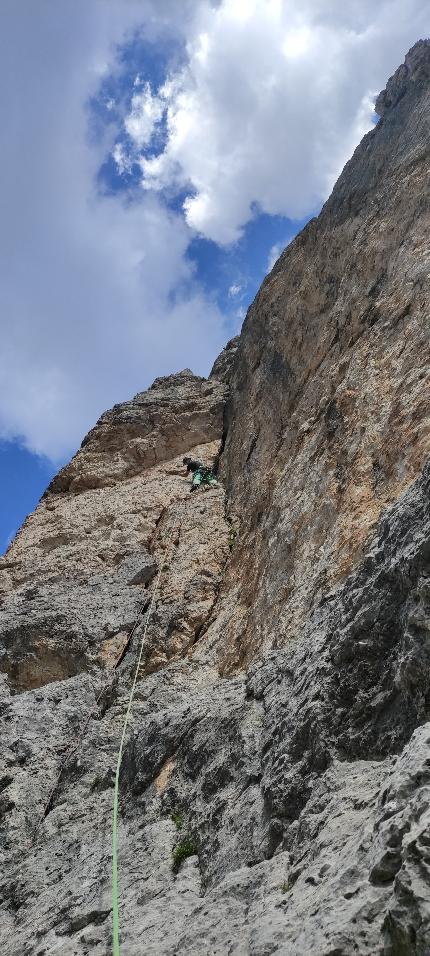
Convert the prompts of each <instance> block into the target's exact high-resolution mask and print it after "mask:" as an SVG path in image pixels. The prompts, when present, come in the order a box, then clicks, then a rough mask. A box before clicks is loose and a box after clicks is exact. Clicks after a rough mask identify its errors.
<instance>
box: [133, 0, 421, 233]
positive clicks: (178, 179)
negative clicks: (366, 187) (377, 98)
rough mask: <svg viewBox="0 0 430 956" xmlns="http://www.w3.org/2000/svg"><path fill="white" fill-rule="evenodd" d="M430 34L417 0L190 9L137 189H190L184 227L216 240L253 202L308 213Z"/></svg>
mask: <svg viewBox="0 0 430 956" xmlns="http://www.w3.org/2000/svg"><path fill="white" fill-rule="evenodd" d="M428 28H429V11H428V4H427V3H425V2H423V0H381V2H380V3H376V4H375V3H374V2H373V0H361V2H360V3H357V2H356V0H302V2H301V3H300V4H297V3H296V0H283V2H282V0H252V2H251V0H221V2H219V3H216V4H215V3H214V4H213V5H211V4H210V3H204V2H200V3H196V4H195V13H194V18H193V20H192V22H190V24H189V28H188V34H187V39H188V43H187V62H186V64H185V66H183V68H181V70H179V71H178V72H177V73H176V74H175V75H173V76H171V77H170V81H169V84H168V85H167V86H166V87H165V88H164V89H163V90H162V91H160V96H161V99H162V100H163V102H164V105H165V107H166V109H167V128H168V136H167V142H166V144H165V146H164V148H163V149H162V150H161V152H160V153H159V155H156V156H152V157H147V156H145V155H143V156H142V157H141V166H142V173H143V181H144V185H145V188H146V189H154V190H162V189H164V188H166V187H168V188H172V186H173V187H176V188H178V189H184V188H185V189H186V190H188V192H189V195H188V197H187V198H186V200H185V203H184V212H185V216H186V220H187V222H188V224H189V226H190V227H191V228H192V229H194V230H196V231H197V232H198V233H201V234H202V235H204V236H206V237H207V238H210V239H212V240H215V241H216V242H218V243H221V244H228V243H231V242H233V241H234V240H236V239H237V238H238V237H239V235H240V232H241V228H242V227H243V225H244V224H245V223H246V222H247V221H248V220H249V218H250V216H251V215H252V211H253V209H254V208H255V206H257V207H258V208H260V209H261V210H263V211H265V212H267V213H270V214H278V215H279V214H281V215H285V216H288V217H290V218H302V217H304V216H306V215H308V214H310V213H312V212H313V211H314V210H315V209H316V208H317V207H318V206H319V204H320V203H321V202H322V201H323V200H324V199H325V198H326V197H327V195H328V193H329V191H330V189H331V187H332V185H333V182H334V180H335V179H336V177H337V175H338V174H339V172H340V170H341V168H342V166H343V165H344V163H345V161H346V159H347V158H348V157H349V155H350V154H351V152H352V150H353V148H354V147H355V146H356V145H357V143H358V141H359V140H360V139H361V137H362V135H363V133H364V132H365V131H366V130H367V129H369V128H370V126H371V122H372V97H373V96H374V95H375V94H376V93H377V92H379V90H380V89H381V88H382V87H383V86H384V84H385V82H386V79H387V77H388V75H389V74H390V73H392V72H393V71H394V69H395V68H396V67H397V66H398V65H399V63H400V62H401V61H402V60H403V58H404V55H405V53H406V52H407V49H408V47H409V46H411V45H412V44H413V43H414V42H415V41H416V40H417V39H418V38H419V37H420V36H421V35H425V34H426V33H428Z"/></svg>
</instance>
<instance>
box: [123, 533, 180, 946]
mask: <svg viewBox="0 0 430 956" xmlns="http://www.w3.org/2000/svg"><path fill="white" fill-rule="evenodd" d="M172 539H173V536H172ZM172 544H173V540H172ZM166 565H167V561H166V562H162V564H161V565H160V570H159V572H158V575H157V580H156V582H155V587H154V590H153V592H152V597H151V602H150V604H149V607H148V613H147V615H146V621H145V627H144V629H143V634H142V640H141V642H140V650H139V656H138V659H137V664H136V670H135V674H134V680H133V684H132V687H131V691H130V696H129V699H128V706H127V710H126V714H125V718H124V726H123V728H122V735H121V742H120V745H119V750H118V759H117V762H116V771H115V789H114V797H113V812H112V921H113V956H121V951H120V945H119V888H118V802H119V774H120V769H121V761H122V755H123V751H124V743H125V735H126V733H127V726H128V722H129V718H130V713H131V706H132V703H133V698H134V691H135V688H136V683H137V678H138V675H139V668H140V665H141V661H142V655H143V648H144V645H145V638H146V632H147V630H148V624H149V621H150V619H151V614H152V609H153V607H154V601H155V595H156V594H157V591H158V587H159V584H160V577H161V572H162V570H163V568H164V567H166Z"/></svg>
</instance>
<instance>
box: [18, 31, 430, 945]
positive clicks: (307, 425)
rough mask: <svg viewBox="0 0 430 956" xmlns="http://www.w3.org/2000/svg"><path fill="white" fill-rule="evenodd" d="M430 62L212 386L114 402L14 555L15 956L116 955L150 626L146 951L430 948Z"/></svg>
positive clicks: (139, 813) (143, 861)
mask: <svg viewBox="0 0 430 956" xmlns="http://www.w3.org/2000/svg"><path fill="white" fill-rule="evenodd" d="M429 66H430V44H429V43H428V42H423V43H420V44H417V46H416V47H415V48H414V49H413V50H412V51H411V52H410V53H409V54H408V57H407V58H406V62H405V64H404V65H403V66H402V67H400V69H399V70H398V71H397V73H396V74H395V75H394V77H393V78H392V79H391V80H390V81H389V83H388V85H387V89H386V91H385V92H384V93H383V94H381V96H380V97H379V99H378V108H379V112H380V114H381V116H382V119H381V121H380V123H379V124H378V126H377V127H376V128H375V130H374V131H372V133H371V134H369V135H368V136H367V137H365V139H364V141H363V143H362V144H361V145H360V146H359V148H358V149H357V150H356V153H355V154H354V157H353V158H352V160H351V161H350V163H349V164H348V165H347V166H346V168H345V170H344V172H343V173H342V176H341V177H340V179H339V181H338V183H337V185H336V187H335V190H334V192H333V195H332V197H331V198H330V200H329V201H328V203H327V204H326V206H325V207H324V209H323V211H322V213H321V215H320V216H319V217H318V219H317V220H314V221H313V222H312V223H310V224H309V225H308V227H307V228H306V229H305V230H304V232H303V233H302V234H301V235H300V236H299V237H298V238H297V239H296V240H295V241H294V243H292V244H291V246H290V247H289V248H288V249H287V250H286V252H285V253H284V254H283V255H282V256H281V258H280V260H278V262H277V264H276V265H275V267H274V269H273V271H272V273H271V275H270V276H269V277H268V278H267V279H266V280H265V282H264V283H263V286H262V289H261V290H260V292H259V294H258V296H257V299H256V301H255V302H254V304H253V306H252V307H251V309H250V311H249V313H248V317H247V320H246V323H245V327H244V330H243V333H242V335H241V337H240V339H239V340H232V342H230V343H228V345H227V347H226V349H225V350H224V352H223V353H222V354H221V356H220V357H219V358H218V359H217V361H216V362H215V365H214V367H213V370H212V372H211V375H210V377H209V379H207V380H206V379H202V378H199V377H197V376H194V375H193V374H192V373H191V372H189V371H188V370H185V371H184V372H180V373H178V374H177V375H172V376H169V377H167V378H163V379H157V380H156V382H154V384H153V386H152V387H151V388H150V389H149V390H148V391H147V392H144V393H140V394H139V395H137V396H136V397H135V398H134V399H133V400H132V401H131V402H126V403H124V404H123V405H119V406H116V407H115V408H114V409H112V410H111V411H110V412H107V413H106V414H105V415H103V416H102V418H101V419H100V421H99V422H98V424H97V425H96V427H95V428H94V429H93V430H92V432H90V434H89V435H88V436H87V438H86V439H85V441H84V442H83V445H82V448H81V450H80V451H79V452H78V454H77V455H76V456H75V458H74V459H73V460H72V462H71V463H70V465H68V466H67V467H66V468H64V469H63V470H62V471H61V472H60V474H59V475H58V476H57V477H56V478H55V479H54V481H53V482H52V484H51V486H50V488H49V489H48V491H47V492H46V494H45V495H44V497H43V499H42V501H41V503H40V504H39V506H38V508H37V509H36V511H35V513H34V514H33V515H31V516H30V517H29V518H28V519H27V521H26V522H25V524H24V526H23V528H22V529H21V531H20V532H19V534H18V535H17V537H16V539H15V541H14V542H13V543H12V545H11V547H10V548H9V550H8V552H7V554H6V556H5V557H4V558H3V559H1V560H0V688H1V690H0V717H1V721H2V734H1V744H0V746H1V767H2V770H1V773H0V833H1V840H0V847H1V851H0V852H1V854H2V861H1V866H0V874H1V875H0V908H1V923H0V926H1V929H0V938H1V942H2V952H3V953H4V954H5V956H48V954H51V953H52V954H54V953H58V952H61V953H62V954H64V956H87V954H95V956H105V954H108V953H110V952H111V895H110V865H111V861H110V821H111V809H112V800H113V782H114V772H115V763H116V755H117V751H118V745H119V738H120V735H121V730H122V725H123V721H124V715H125V711H126V707H127V700H128V694H129V691H130V685H131V680H132V675H133V673H134V668H135V666H136V660H137V655H138V651H139V647H140V642H141V640H142V638H143V637H144V641H143V648H142V661H141V667H140V670H139V678H138V681H137V685H136V697H135V701H134V706H133V711H132V719H131V724H130V727H129V733H128V735H127V739H126V746H125V752H124V758H123V764H122V771H121V780H120V826H119V873H120V897H121V899H120V922H121V941H122V953H123V956H141V954H142V953H143V952H145V953H148V954H153V956H156V954H157V956H158V954H163V956H174V954H177V953H186V954H190V956H201V954H202V953H204V954H206V953H207V954H210V956H227V954H235V956H242V954H243V956H245V954H252V956H270V954H272V953H280V954H285V956H309V954H310V953H318V954H319V956H357V954H358V956H378V954H379V956H428V953H429V945H430V943H429V941H430V713H429V712H430V692H429V688H430V680H429V678H430V584H429V581H430V464H429V460H428V452H429V428H428V421H429V420H428V412H427V408H428V398H429V394H428V343H429V332H430V323H429V312H428V284H429V278H428V277H429V261H428V242H427V225H428V169H429V166H430V149H429V146H430V136H429V112H428V110H429V84H430V80H429V72H430V71H429ZM187 453H189V454H191V455H192V456H193V457H196V458H199V459H201V460H203V461H204V462H206V463H207V464H209V465H210V466H211V467H215V468H218V473H219V475H220V477H221V481H220V483H219V484H218V486H215V487H211V488H210V489H209V490H207V491H204V490H199V491H198V492H197V493H193V494H192V495H190V493H189V487H190V481H189V478H187V477H186V475H185V469H184V466H183V462H182V458H183V456H184V455H185V454H187ZM152 598H153V599H154V600H153V613H152V616H151V618H150V619H149V621H148V622H147V623H148V626H147V630H146V631H145V630H144V625H145V620H146V618H145V610H146V609H147V608H148V607H149V606H150V603H151V600H152ZM181 858H182V859H181Z"/></svg>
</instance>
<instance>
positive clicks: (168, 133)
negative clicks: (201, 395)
mask: <svg viewBox="0 0 430 956" xmlns="http://www.w3.org/2000/svg"><path fill="white" fill-rule="evenodd" d="M0 6H1V9H0V19H1V25H0V27H1V28H0V77H1V83H0V102H1V112H2V176H1V178H0V193H1V208H2V216H1V221H0V229H1V242H2V257H1V259H0V305H1V315H2V346H1V351H0V438H1V437H3V438H13V437H20V438H21V439H22V440H23V441H24V442H25V444H26V445H27V447H28V448H30V449H32V450H35V451H37V452H40V453H44V454H47V455H49V456H51V457H52V458H54V459H58V458H61V457H62V456H65V455H67V454H68V453H69V452H70V450H72V449H73V447H74V446H76V444H77V443H78V442H79V440H80V439H81V437H82V435H83V433H84V432H85V431H86V430H87V428H88V427H89V426H90V425H92V424H93V423H94V420H95V419H96V417H97V416H98V415H99V414H100V413H101V412H102V411H103V410H104V408H106V407H108V406H110V405H112V404H113V402H115V401H120V400H123V399H126V398H128V397H129V396H130V395H132V394H133V392H135V391H137V390H140V389H141V388H142V387H144V386H145V385H146V384H148V383H149V382H150V380H151V378H153V377H154V376H155V375H158V374H163V373H167V372H169V371H172V370H176V369H178V368H181V367H183V366H185V365H191V366H192V367H194V368H195V370H196V371H198V372H205V371H206V370H207V369H208V368H209V366H210V363H211V361H212V359H213V358H214V356H215V354H216V352H217V350H218V349H219V348H221V346H222V344H223V340H224V338H225V333H224V330H223V319H222V316H221V315H220V314H219V311H218V309H217V307H216V305H215V304H214V302H213V300H212V299H211V298H210V297H208V296H207V295H205V294H204V292H203V291H202V289H201V288H200V287H199V285H198V283H197V281H196V278H195V273H194V272H193V270H192V267H191V265H190V261H189V259H188V257H187V250H188V247H189V243H190V240H191V239H192V238H193V236H195V234H196V233H200V234H201V235H203V236H206V237H208V238H210V239H213V240H215V241H216V242H217V243H220V244H229V243H231V242H233V241H234V240H235V239H237V238H238V236H239V235H240V233H241V229H242V228H243V226H244V224H245V223H246V222H247V221H248V220H249V218H250V217H251V216H253V215H254V214H255V211H256V210H258V209H260V210H264V211H265V212H267V213H276V214H278V215H279V214H281V215H286V216H289V217H296V216H297V217H300V216H304V215H306V214H308V213H309V212H311V211H312V210H313V209H314V208H315V207H317V206H318V205H319V203H320V202H321V201H322V200H323V199H324V198H325V197H326V195H327V193H328V191H329V189H330V186H331V184H332V182H333V179H334V178H335V176H336V175H337V173H338V171H339V169H340V167H341V166H342V165H343V163H344V161H345V160H346V159H347V158H348V156H349V155H350V153H351V151H352V149H353V148H354V146H355V145H356V143H357V142H358V140H359V138H360V136H361V135H362V133H363V132H364V131H365V130H366V129H367V128H368V126H369V123H370V121H371V103H372V95H373V93H376V92H377V91H378V90H379V88H381V87H382V86H383V84H384V83H385V80H386V78H387V76H388V75H389V73H391V72H392V71H393V70H394V69H395V68H396V67H397V65H398V64H399V62H400V61H401V60H402V59H403V56H404V54H405V52H406V49H407V48H408V46H410V45H411V44H412V43H413V42H414V41H415V40H416V39H417V38H418V36H419V35H422V34H424V33H426V32H428V23H427V9H426V8H427V4H425V3H423V2H422V0H401V2H400V0H381V2H380V3H377V4H375V3H374V0H372V2H370V0H361V2H360V3H357V0H342V2H341V0H301V3H300V4H297V3H296V2H295V0H283V2H282V0H212V2H210V0H181V3H178V2H177V0H91V2H88V0H74V2H73V3H60V2H58V3H54V2H52V0H38V2H37V3H35V2H34V0H2V3H1V5H0ZM137 29H139V30H140V29H143V30H144V31H145V35H146V36H147V37H148V38H149V39H151V40H152V41H154V42H158V43H160V44H161V46H162V45H163V43H164V42H165V39H166V37H169V38H171V37H172V36H174V37H176V38H178V37H180V38H181V41H182V42H183V44H184V50H185V54H184V57H183V58H182V60H181V65H180V66H179V67H178V66H176V67H175V68H174V69H172V71H171V72H170V73H169V75H168V76H167V77H166V78H165V79H163V81H162V83H161V84H160V87H159V88H158V89H157V88H154V87H152V88H151V86H149V85H148V84H146V83H143V82H142V80H141V78H140V77H136V82H135V86H133V87H132V88H131V90H130V95H131V99H130V104H131V105H130V109H129V110H128V112H127V115H126V116H124V118H123V126H122V131H121V135H118V129H117V127H116V126H115V123H116V122H117V119H116V117H117V115H118V109H117V104H115V103H114V102H113V100H112V99H110V98H108V97H107V98H106V106H107V113H108V115H109V116H110V117H111V120H112V122H111V123H108V124H107V125H106V129H105V134H104V137H102V139H101V140H94V141H90V140H89V138H88V101H89V98H90V97H91V96H95V95H96V94H97V93H98V91H99V89H100V83H101V80H102V79H103V77H106V76H108V75H109V74H110V72H111V71H115V70H116V69H117V68H118V67H117V60H116V52H117V49H118V47H120V46H121V44H123V43H124V41H125V39H126V37H127V36H130V35H131V33H132V31H135V30H137ZM142 69H143V67H142ZM160 130H161V131H162V135H160ZM112 152H113V153H114V157H115V159H116V162H117V166H118V170H119V171H120V172H122V173H129V172H130V169H131V168H132V165H133V164H135V163H136V162H138V163H140V166H141V169H142V182H143V185H144V187H145V188H144V189H143V190H139V195H138V197H131V196H130V195H128V196H127V201H126V200H125V199H124V198H122V197H121V195H120V194H117V195H109V196H106V195H104V196H101V195H100V194H99V193H98V191H97V176H98V172H99V169H100V166H101V164H102V163H103V161H104V160H105V158H106V155H109V153H112ZM133 168H135V167H133ZM175 190H176V191H177V192H178V195H181V196H183V194H184V193H185V197H186V198H185V202H184V207H183V211H181V210H180V209H179V210H177V211H176V212H175V213H173V212H171V211H169V209H168V206H167V205H166V201H165V200H166V197H167V196H168V197H171V196H172V193H173V194H174V193H175ZM230 282H231V279H230ZM235 284H236V283H233V284H232V285H231V290H230V291H231V298H232V299H233V298H234V296H236V299H235V301H240V299H241V296H240V297H239V292H237V293H236V291H234V293H233V291H232V290H233V289H234V287H235ZM242 317H243V316H242V311H241V310H239V311H238V312H237V320H238V321H239V320H241V318H242Z"/></svg>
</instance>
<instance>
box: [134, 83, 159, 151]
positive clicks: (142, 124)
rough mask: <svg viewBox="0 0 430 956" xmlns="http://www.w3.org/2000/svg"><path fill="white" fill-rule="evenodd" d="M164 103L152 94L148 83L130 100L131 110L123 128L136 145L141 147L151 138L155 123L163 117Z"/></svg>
mask: <svg viewBox="0 0 430 956" xmlns="http://www.w3.org/2000/svg"><path fill="white" fill-rule="evenodd" d="M164 110H165V105H164V103H163V101H162V99H161V98H160V97H158V96H153V95H152V92H151V87H150V85H149V83H145V86H144V88H143V90H141V92H140V93H135V94H134V96H133V97H132V100H131V110H130V113H129V114H128V116H127V117H126V120H125V128H126V130H127V133H128V135H129V136H130V137H131V139H132V140H133V141H134V142H135V144H136V146H138V147H140V148H142V147H143V146H146V145H147V144H148V143H149V142H150V141H151V139H152V136H153V135H154V131H155V129H156V127H157V124H158V123H159V122H160V120H161V119H162V117H163V113H164Z"/></svg>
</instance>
